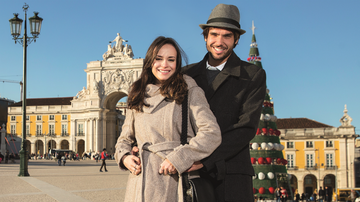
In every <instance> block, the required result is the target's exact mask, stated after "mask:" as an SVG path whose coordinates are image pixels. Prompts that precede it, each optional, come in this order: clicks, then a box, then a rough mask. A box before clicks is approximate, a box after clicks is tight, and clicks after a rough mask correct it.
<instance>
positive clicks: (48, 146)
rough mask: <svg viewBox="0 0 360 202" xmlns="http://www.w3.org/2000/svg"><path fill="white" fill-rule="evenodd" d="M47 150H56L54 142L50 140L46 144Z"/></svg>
mask: <svg viewBox="0 0 360 202" xmlns="http://www.w3.org/2000/svg"><path fill="white" fill-rule="evenodd" d="M47 148H50V149H56V142H55V140H50V141H49V142H48V145H47Z"/></svg>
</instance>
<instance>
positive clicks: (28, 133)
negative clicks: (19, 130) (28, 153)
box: [26, 125, 30, 136]
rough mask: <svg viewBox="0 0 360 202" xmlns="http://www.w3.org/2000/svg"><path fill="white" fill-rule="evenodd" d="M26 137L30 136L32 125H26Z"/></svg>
mask: <svg viewBox="0 0 360 202" xmlns="http://www.w3.org/2000/svg"><path fill="white" fill-rule="evenodd" d="M26 135H28V136H29V135H30V125H26Z"/></svg>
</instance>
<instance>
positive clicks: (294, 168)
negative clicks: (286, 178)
mask: <svg viewBox="0 0 360 202" xmlns="http://www.w3.org/2000/svg"><path fill="white" fill-rule="evenodd" d="M286 168H287V169H288V170H298V169H299V168H298V167H297V166H287V167H286Z"/></svg>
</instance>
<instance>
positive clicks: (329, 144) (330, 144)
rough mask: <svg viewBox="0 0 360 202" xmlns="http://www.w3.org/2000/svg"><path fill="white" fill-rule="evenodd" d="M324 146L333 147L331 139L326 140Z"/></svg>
mask: <svg viewBox="0 0 360 202" xmlns="http://www.w3.org/2000/svg"><path fill="white" fill-rule="evenodd" d="M326 147H334V145H333V141H331V140H328V141H326Z"/></svg>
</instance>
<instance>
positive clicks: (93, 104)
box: [70, 33, 143, 154]
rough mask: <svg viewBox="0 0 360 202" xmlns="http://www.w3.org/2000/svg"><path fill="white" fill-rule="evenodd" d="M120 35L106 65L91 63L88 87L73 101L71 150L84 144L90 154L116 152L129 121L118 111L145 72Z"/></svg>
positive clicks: (110, 46)
mask: <svg viewBox="0 0 360 202" xmlns="http://www.w3.org/2000/svg"><path fill="white" fill-rule="evenodd" d="M126 42H127V40H124V39H123V38H122V37H121V36H120V34H119V33H118V34H117V36H116V38H115V39H114V40H113V41H111V42H110V43H109V44H108V46H107V51H106V52H105V53H104V54H103V56H102V57H103V60H102V61H91V62H89V63H87V68H86V69H85V72H86V77H87V80H86V87H83V89H82V90H81V91H79V92H78V93H77V95H76V96H75V97H74V99H73V100H72V101H71V120H70V124H71V126H70V128H71V131H70V134H75V135H72V136H71V137H72V140H70V147H71V148H72V149H74V150H77V148H76V145H78V144H77V143H78V142H79V141H82V142H84V147H85V148H84V150H85V151H86V152H90V151H92V152H94V151H95V152H96V151H102V149H103V148H106V149H107V151H108V152H109V153H111V154H112V153H113V152H114V151H115V149H114V146H115V143H116V138H117V136H118V135H119V133H120V131H121V128H120V127H121V125H122V122H123V120H124V118H125V116H124V115H125V114H124V112H123V111H120V110H119V108H118V107H117V104H118V102H119V100H120V99H121V98H123V97H125V96H127V95H128V92H129V87H130V86H131V84H132V83H133V82H134V81H136V80H137V79H138V77H139V76H140V74H141V71H142V65H143V59H134V54H133V51H132V48H131V46H130V45H129V44H127V43H126Z"/></svg>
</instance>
